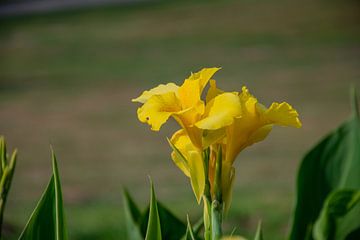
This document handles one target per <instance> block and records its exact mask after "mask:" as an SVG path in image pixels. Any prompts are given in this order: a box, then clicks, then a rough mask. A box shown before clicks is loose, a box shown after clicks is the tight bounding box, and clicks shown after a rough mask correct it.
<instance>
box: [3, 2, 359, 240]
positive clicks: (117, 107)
mask: <svg viewBox="0 0 360 240" xmlns="http://www.w3.org/2000/svg"><path fill="white" fill-rule="evenodd" d="M359 6H360V5H359V3H358V2H357V1H309V0H306V1H302V2H295V1H285V0H274V1H264V0H257V1H247V0H246V1H230V0H228V1H221V2H218V1H174V2H170V3H164V2H162V3H148V4H144V5H138V6H128V7H121V6H118V7H116V6H115V7H104V8H99V9H88V10H81V11H70V12H60V13H54V14H46V15H37V16H25V17H18V18H11V19H0V56H1V57H0V116H1V117H0V133H1V134H4V135H5V136H6V137H7V139H8V142H9V144H10V145H11V146H13V147H14V146H16V147H18V148H19V150H20V154H19V164H18V166H17V167H18V168H17V172H16V175H15V179H14V182H13V189H12V191H11V192H10V197H9V205H8V209H7V212H6V216H5V219H6V220H7V222H9V223H12V224H14V225H15V226H18V228H17V229H16V230H15V232H14V236H16V235H18V234H19V231H20V228H21V226H23V225H24V224H25V221H26V220H27V218H28V217H29V215H30V213H31V210H32V209H33V208H34V206H35V203H36V201H37V200H38V198H39V197H40V194H41V192H42V190H43V189H44V188H45V186H46V183H47V181H48V178H49V175H50V154H49V150H48V149H49V144H50V143H51V144H52V145H53V146H54V148H55V151H56V153H57V155H58V159H59V168H60V171H61V174H62V181H63V188H64V195H65V200H66V209H67V211H66V215H67V219H68V224H69V228H70V229H69V232H70V236H71V239H118V238H119V236H120V238H121V237H123V236H125V235H124V225H123V224H124V223H123V219H122V204H121V191H122V190H121V188H122V187H123V186H127V187H129V188H130V190H131V192H132V193H133V194H134V195H135V197H136V198H137V199H139V203H140V204H145V202H146V201H147V198H148V187H149V186H148V181H147V175H151V176H152V177H153V179H154V181H155V186H156V188H157V192H158V197H159V198H160V199H161V200H162V201H163V202H165V205H168V206H175V212H176V213H177V215H179V216H182V217H183V218H184V217H185V214H186V213H187V212H189V213H190V215H191V216H192V217H193V218H196V217H199V216H200V212H199V211H198V209H197V206H196V204H195V201H194V197H193V195H192V193H191V189H190V186H189V184H187V182H186V179H185V177H184V176H183V175H182V174H181V172H180V171H179V170H178V169H176V167H175V166H174V165H173V164H172V162H171V160H170V158H169V152H170V148H169V147H168V146H167V143H166V139H165V136H170V135H171V133H172V132H173V130H174V127H175V126H176V125H175V124H174V123H171V124H170V125H169V126H166V127H164V131H162V132H160V133H154V132H151V131H150V130H149V128H148V126H145V125H143V124H141V123H139V122H138V121H137V119H136V106H135V105H134V104H132V103H131V102H130V99H131V98H133V97H135V96H137V95H138V94H139V93H141V91H143V90H144V89H147V88H150V87H152V86H155V85H157V84H159V83H164V82H169V81H174V82H177V83H180V82H181V81H182V80H183V79H184V78H185V77H186V76H187V75H188V74H189V73H190V72H191V71H196V70H198V69H200V68H201V67H205V66H222V67H223V70H222V71H221V72H220V73H219V74H218V75H217V77H216V79H217V80H218V81H219V85H220V86H221V87H222V88H224V89H227V90H234V89H240V88H241V86H242V85H243V84H245V85H247V86H248V87H249V88H250V90H251V91H252V92H253V93H254V94H255V95H256V96H257V97H258V98H259V100H260V101H261V102H263V103H265V104H269V103H271V101H284V100H286V101H288V102H290V103H292V104H293V105H294V107H295V108H296V109H298V111H299V112H300V115H301V118H302V121H303V125H304V126H303V128H302V129H301V130H295V129H286V128H277V129H275V130H274V133H273V134H272V135H271V136H270V137H269V138H268V139H267V141H265V142H262V143H261V144H258V145H256V146H254V147H252V148H250V149H248V150H246V151H244V152H243V153H242V154H241V156H240V157H239V159H238V161H237V163H236V166H237V180H236V183H235V190H234V200H233V204H232V208H231V210H230V214H229V216H228V218H227V221H226V224H225V226H226V228H227V230H228V231H229V232H230V231H231V230H232V229H233V227H235V226H236V227H237V231H236V232H237V233H242V234H244V235H246V236H251V234H252V233H253V232H254V231H255V228H256V225H257V222H258V220H260V219H262V221H263V226H264V232H265V236H268V238H271V239H281V238H282V237H283V236H285V233H286V231H287V226H288V220H289V217H290V213H291V208H292V204H293V196H294V178H295V174H296V168H297V165H298V162H299V160H300V158H301V156H302V154H303V153H304V152H305V151H306V150H307V149H309V148H310V147H311V145H313V144H314V143H315V142H317V140H318V139H319V138H320V137H321V136H322V135H324V134H325V133H326V132H328V131H329V130H331V129H333V128H334V127H336V126H337V125H338V124H339V123H340V122H341V121H343V120H344V119H345V118H346V117H347V115H348V113H349V107H348V89H349V86H350V84H351V83H354V84H358V86H359V79H360V59H359V56H360V55H359V54H360V29H359V23H360V16H359V14H358V13H359ZM79 172H80V174H79ZM174 186H176V187H174ZM123 238H124V237H123Z"/></svg>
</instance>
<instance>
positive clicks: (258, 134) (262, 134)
mask: <svg viewBox="0 0 360 240" xmlns="http://www.w3.org/2000/svg"><path fill="white" fill-rule="evenodd" d="M272 127H273V125H272V124H268V125H265V126H262V127H260V128H258V129H256V130H255V131H254V132H253V133H252V134H251V135H250V136H249V139H248V141H247V146H250V145H252V144H254V143H257V142H260V141H262V140H264V139H265V138H266V137H267V135H269V133H270V132H271V130H272Z"/></svg>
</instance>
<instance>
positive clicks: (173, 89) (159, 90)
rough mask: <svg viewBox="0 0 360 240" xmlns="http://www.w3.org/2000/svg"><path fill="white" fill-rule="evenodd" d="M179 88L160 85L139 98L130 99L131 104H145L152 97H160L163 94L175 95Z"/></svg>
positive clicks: (173, 84)
mask: <svg viewBox="0 0 360 240" xmlns="http://www.w3.org/2000/svg"><path fill="white" fill-rule="evenodd" d="M178 89H179V86H177V85H176V84H175V83H168V84H166V85H164V84H160V85H159V86H157V87H155V88H153V89H150V90H148V91H144V92H143V93H142V94H141V95H140V96H139V97H137V98H134V99H132V100H131V101H132V102H139V103H145V102H146V101H147V100H149V99H150V98H151V97H152V96H153V95H161V94H164V93H169V92H175V93H177V91H178Z"/></svg>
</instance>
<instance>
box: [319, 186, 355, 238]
mask: <svg viewBox="0 0 360 240" xmlns="http://www.w3.org/2000/svg"><path fill="white" fill-rule="evenodd" d="M356 205H360V190H339V191H335V192H333V193H332V194H330V195H329V197H328V198H327V199H326V202H325V204H324V207H323V209H322V211H321V214H320V217H319V219H318V220H317V221H316V223H315V226H314V231H313V237H314V239H316V240H335V239H345V238H346V237H347V235H348V234H349V233H351V232H352V231H353V230H355V229H356V228H357V227H359V225H360V223H359V219H360V214H359V213H360V212H358V211H356V214H351V212H352V210H353V209H354V207H355V206H356ZM344 218H348V219H347V220H346V221H347V222H348V223H355V226H354V225H353V224H350V225H349V224H346V225H345V227H344V225H343V226H342V227H341V225H342V224H344V222H345V221H344V220H343V219H344ZM356 223H357V224H356Z"/></svg>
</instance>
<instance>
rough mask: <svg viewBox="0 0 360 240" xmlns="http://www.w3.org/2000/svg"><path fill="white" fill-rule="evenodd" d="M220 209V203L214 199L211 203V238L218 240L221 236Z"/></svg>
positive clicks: (221, 208)
mask: <svg viewBox="0 0 360 240" xmlns="http://www.w3.org/2000/svg"><path fill="white" fill-rule="evenodd" d="M222 211H223V207H222V204H221V203H220V202H218V201H217V200H214V201H213V202H212V204H211V227H212V234H211V235H212V238H211V240H219V239H221V237H222Z"/></svg>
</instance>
